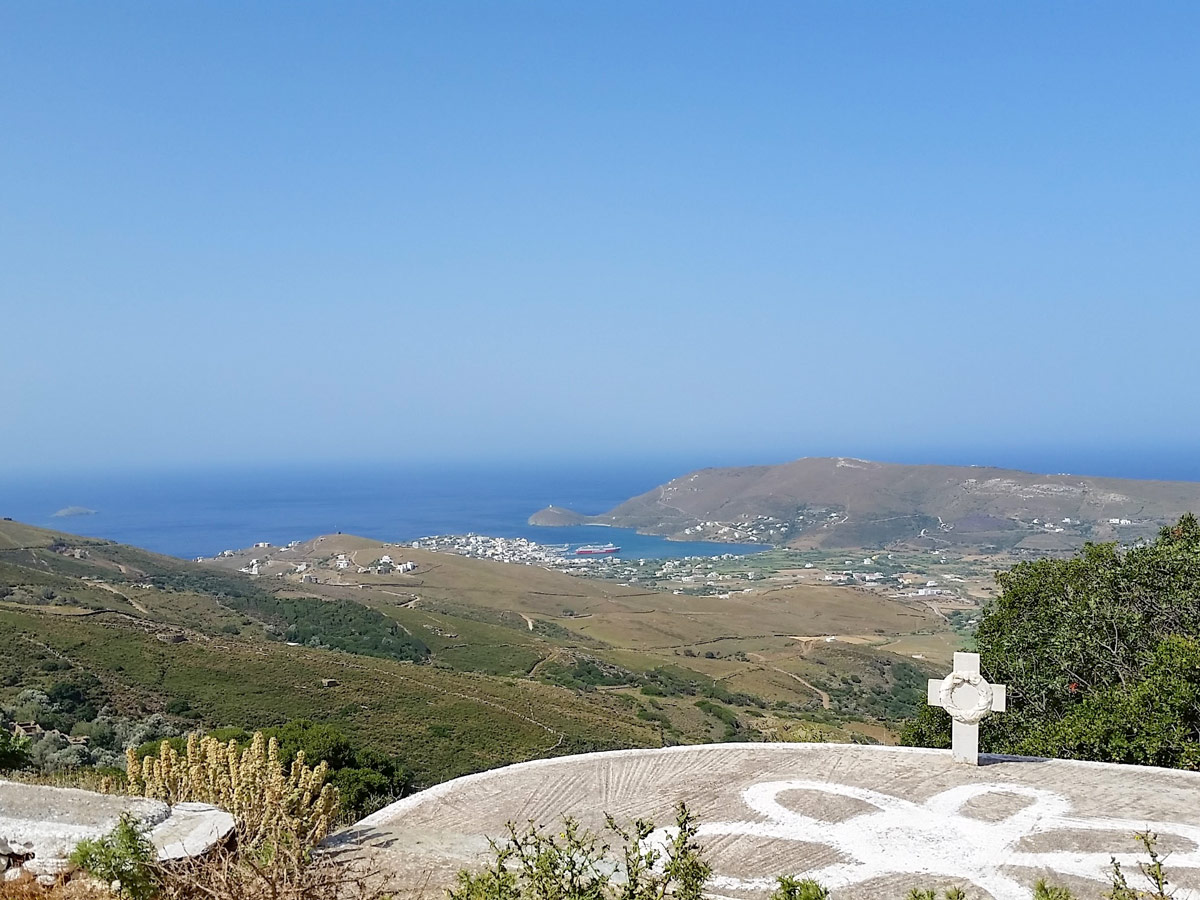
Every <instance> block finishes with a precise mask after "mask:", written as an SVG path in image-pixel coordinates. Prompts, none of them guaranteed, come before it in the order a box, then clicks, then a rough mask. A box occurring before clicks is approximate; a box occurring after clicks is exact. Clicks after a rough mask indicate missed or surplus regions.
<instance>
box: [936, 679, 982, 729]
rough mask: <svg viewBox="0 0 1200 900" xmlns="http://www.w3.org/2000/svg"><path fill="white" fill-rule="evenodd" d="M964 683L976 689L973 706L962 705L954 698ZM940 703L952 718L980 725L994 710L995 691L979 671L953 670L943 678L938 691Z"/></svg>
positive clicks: (965, 723)
mask: <svg viewBox="0 0 1200 900" xmlns="http://www.w3.org/2000/svg"><path fill="white" fill-rule="evenodd" d="M964 684H967V685H970V686H971V687H973V688H974V689H975V694H976V699H975V704H974V705H973V706H967V707H962V706H959V705H958V703H957V702H956V701H955V699H954V692H955V691H956V690H958V689H959V688H960V687H962V686H963V685H964ZM938 699H939V701H940V702H939V705H940V706H941V707H942V709H944V710H946V712H947V713H949V714H950V718H952V719H954V720H955V721H956V722H962V723H963V724H964V725H978V724H979V723H980V722H981V721H982V720H983V718H984V717H985V716H987V714H988V713H990V712H991V711H992V700H993V691H992V686H991V685H990V684H988V683H987V681H986V680H985V679H984V677H983V676H982V675H980V674H979V673H978V672H951V673H950V674H949V675H947V676H946V677H945V678H944V679H943V680H942V687H941V690H940V691H939V692H938Z"/></svg>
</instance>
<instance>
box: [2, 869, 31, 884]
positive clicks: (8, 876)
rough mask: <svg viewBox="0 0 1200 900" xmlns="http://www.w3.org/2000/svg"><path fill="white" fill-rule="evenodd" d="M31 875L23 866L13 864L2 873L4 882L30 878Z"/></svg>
mask: <svg viewBox="0 0 1200 900" xmlns="http://www.w3.org/2000/svg"><path fill="white" fill-rule="evenodd" d="M31 877H32V876H31V875H30V874H29V873H28V872H26V871H25V870H24V869H23V868H21V867H20V866H13V867H12V868H11V869H9V870H8V871H7V872H5V873H4V880H5V882H10V881H22V880H24V879H27V878H31Z"/></svg>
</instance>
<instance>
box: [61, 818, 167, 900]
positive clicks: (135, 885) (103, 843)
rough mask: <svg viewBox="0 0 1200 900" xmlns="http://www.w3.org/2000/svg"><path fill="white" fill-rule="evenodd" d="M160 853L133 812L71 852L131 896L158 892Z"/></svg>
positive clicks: (133, 899) (148, 899) (136, 899)
mask: <svg viewBox="0 0 1200 900" xmlns="http://www.w3.org/2000/svg"><path fill="white" fill-rule="evenodd" d="M156 856H157V854H156V853H155V850H154V845H153V844H151V843H150V840H149V838H147V837H146V835H145V833H144V832H143V831H142V828H141V825H140V824H139V823H138V821H137V820H136V819H135V818H134V817H133V816H131V815H130V814H129V813H123V814H122V815H121V820H120V821H119V822H118V823H117V825H116V827H115V828H113V830H112V831H110V832H109V833H108V834H106V835H104V836H103V837H99V838H96V839H95V840H87V841H81V842H80V843H79V845H78V846H77V847H76V848H75V850H74V852H72V853H71V862H72V863H73V864H74V865H76V866H78V867H79V868H81V869H83V870H84V871H85V872H88V873H89V874H91V875H94V876H95V877H97V878H99V879H100V880H101V881H103V882H104V883H105V884H107V885H110V886H112V887H115V888H117V891H118V893H119V894H120V895H121V896H122V897H128V898H130V900H152V898H154V897H155V896H156V894H157V893H158V890H157V885H156V883H155V878H154V863H155V859H156Z"/></svg>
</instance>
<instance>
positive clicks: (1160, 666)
mask: <svg viewBox="0 0 1200 900" xmlns="http://www.w3.org/2000/svg"><path fill="white" fill-rule="evenodd" d="M997 582H998V583H999V585H1000V587H1001V589H1002V591H1001V594H1000V596H999V597H998V598H997V599H996V600H995V601H993V602H992V603H991V605H989V606H988V608H987V609H986V610H984V612H983V615H982V617H981V619H980V623H979V629H978V631H977V634H976V641H977V646H978V650H979V654H980V662H981V665H982V669H983V672H984V675H985V676H986V677H987V679H988V680H989V681H992V682H993V683H996V684H1005V685H1007V686H1008V712H1006V713H1005V714H1004V715H1000V716H990V717H988V718H987V719H985V720H984V722H983V725H982V728H981V733H980V741H981V745H982V746H983V748H984V749H985V750H988V751H991V752H1001V753H1016V754H1028V755H1038V756H1055V757H1066V758H1073V759H1092V760H1099V761H1102V762H1125V763H1141V764H1146V765H1157V766H1169V767H1176V768H1187V769H1200V747H1198V746H1197V743H1196V734H1197V732H1198V731H1200V522H1197V520H1196V517H1195V516H1193V515H1191V514H1188V515H1185V516H1183V517H1182V518H1181V519H1180V520H1179V522H1178V524H1176V525H1174V526H1171V527H1168V528H1163V529H1162V531H1161V532H1160V533H1159V536H1158V539H1157V540H1156V541H1154V543H1152V544H1149V545H1146V546H1141V547H1134V548H1132V549H1129V550H1124V551H1123V550H1121V549H1119V548H1118V547H1117V546H1116V545H1114V544H1100V545H1095V544H1089V545H1088V546H1086V547H1085V548H1084V549H1083V550H1082V551H1081V552H1080V553H1079V554H1077V555H1076V556H1075V557H1074V558H1072V559H1041V560H1037V561H1034V562H1024V563H1020V564H1018V565H1016V566H1014V567H1013V568H1012V569H1010V570H1009V571H1007V572H1002V573H1000V574H999V575H997ZM949 732H950V723H949V717H948V716H947V715H946V714H945V712H943V711H942V710H940V709H937V708H934V707H926V708H925V709H922V710H921V712H920V713H919V714H918V715H917V716H916V717H914V718H913V719H911V720H910V721H909V722H908V723H907V724H906V726H905V728H904V731H903V733H902V735H901V742H902V743H905V744H909V745H913V744H916V745H924V746H934V747H945V746H948V745H949Z"/></svg>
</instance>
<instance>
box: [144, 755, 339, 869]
mask: <svg viewBox="0 0 1200 900" xmlns="http://www.w3.org/2000/svg"><path fill="white" fill-rule="evenodd" d="M126 763H127V773H126V774H127V776H128V779H129V785H128V789H129V792H130V793H132V794H138V795H141V796H144V797H151V798H154V799H156V800H164V801H166V802H167V803H170V804H174V803H182V802H185V801H196V802H200V803H211V804H213V805H214V806H219V807H221V808H222V809H224V810H227V811H228V812H229V813H230V814H232V815H233V817H234V819H235V820H236V822H237V838H238V845H239V847H241V848H242V850H243V851H244V852H245V851H249V850H254V849H260V848H264V847H266V848H275V847H281V846H285V845H286V846H295V847H297V848H299V850H301V851H305V850H307V849H308V848H311V847H314V846H316V844H317V843H318V842H320V841H321V840H322V839H323V838H324V837H325V836H326V835H327V834H328V833H329V828H330V826H331V825H332V823H333V822H334V821H335V820H336V818H337V814H338V792H337V789H336V788H334V787H333V786H332V785H328V784H326V783H325V780H326V777H327V775H328V774H329V767H328V766H327V765H326V764H325V763H324V762H322V763H318V764H317V766H316V767H315V768H314V767H309V766H308V765H306V764H305V760H304V753H303V751H301V752H300V753H297V754H296V758H295V759H294V760H293V761H292V764H291V766H290V768H289V769H288V771H287V772H285V771H284V766H283V763H282V761H281V759H280V753H279V743H278V742H277V741H276V740H275V739H274V738H272V739H271V740H270V741H268V740H267V739H266V738H265V737H264V736H263V734H262V733H261V732H260V733H258V734H256V735H255V736H254V739H253V740H252V741H251V742H250V746H249V747H246V748H245V749H244V750H242V749H239V747H238V745H237V742H236V741H230V742H229V743H228V744H223V743H221V742H220V741H218V740H215V739H214V738H211V737H204V738H201V737H198V736H197V735H191V736H190V737H189V738H188V742H187V748H186V752H185V754H184V755H182V756H181V755H180V754H179V752H178V751H177V750H175V748H174V747H172V746H171V744H170V743H169V742H167V741H163V743H162V745H161V747H160V749H159V755H158V756H147V757H146V758H144V759H143V760H141V762H140V763H139V761H138V758H137V754H136V753H134V751H133V750H129V751H128V752H127V754H126Z"/></svg>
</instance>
